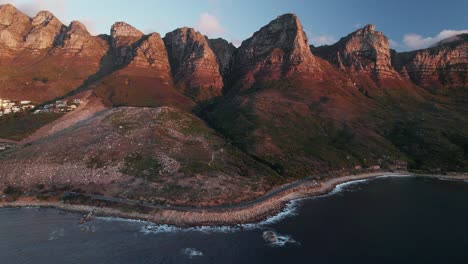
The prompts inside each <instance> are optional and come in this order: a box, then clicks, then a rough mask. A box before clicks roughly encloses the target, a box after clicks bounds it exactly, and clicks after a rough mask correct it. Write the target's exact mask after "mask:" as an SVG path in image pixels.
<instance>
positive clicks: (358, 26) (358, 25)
mask: <svg viewBox="0 0 468 264" xmlns="http://www.w3.org/2000/svg"><path fill="white" fill-rule="evenodd" d="M361 27H362V24H361V23H356V24H354V28H361Z"/></svg>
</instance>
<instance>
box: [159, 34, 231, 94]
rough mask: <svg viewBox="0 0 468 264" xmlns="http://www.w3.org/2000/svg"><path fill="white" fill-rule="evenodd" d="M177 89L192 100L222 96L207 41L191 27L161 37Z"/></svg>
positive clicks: (217, 71) (218, 75) (221, 85)
mask: <svg viewBox="0 0 468 264" xmlns="http://www.w3.org/2000/svg"><path fill="white" fill-rule="evenodd" d="M164 42H165V44H166V47H167V51H168V54H169V59H170V62H171V66H172V70H173V73H174V78H175V81H176V84H177V86H178V87H179V88H180V89H182V90H183V91H184V93H185V94H186V95H188V96H190V97H192V98H194V99H195V100H198V101H202V100H206V99H210V98H213V97H215V96H218V95H221V92H222V88H223V78H222V76H221V73H220V67H219V64H218V61H217V58H216V56H215V54H214V52H213V51H212V50H211V48H210V46H209V44H208V42H207V40H206V38H205V37H204V36H203V35H202V34H201V33H200V32H198V31H195V30H194V29H192V28H185V27H184V28H180V29H176V30H174V31H172V32H170V33H167V34H166V36H165V37H164Z"/></svg>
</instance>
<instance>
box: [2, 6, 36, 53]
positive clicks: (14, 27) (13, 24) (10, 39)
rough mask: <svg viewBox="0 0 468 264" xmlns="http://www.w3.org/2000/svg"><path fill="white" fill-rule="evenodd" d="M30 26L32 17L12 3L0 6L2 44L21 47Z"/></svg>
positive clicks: (9, 46)
mask: <svg viewBox="0 0 468 264" xmlns="http://www.w3.org/2000/svg"><path fill="white" fill-rule="evenodd" d="M30 28H31V18H30V17H28V16H27V15H25V14H24V13H22V12H21V11H19V10H18V9H16V7H14V6H12V5H10V4H6V5H1V6H0V45H5V46H6V47H8V48H12V49H14V48H19V47H20V46H21V45H22V42H23V36H24V35H25V34H26V33H27V32H28V31H29V30H30Z"/></svg>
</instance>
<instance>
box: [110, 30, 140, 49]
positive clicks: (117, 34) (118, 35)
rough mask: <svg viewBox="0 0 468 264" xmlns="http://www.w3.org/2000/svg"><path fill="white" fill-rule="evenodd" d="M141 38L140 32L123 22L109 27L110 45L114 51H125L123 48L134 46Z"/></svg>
mask: <svg viewBox="0 0 468 264" xmlns="http://www.w3.org/2000/svg"><path fill="white" fill-rule="evenodd" d="M143 36H144V34H143V33H142V32H141V31H139V30H138V29H136V28H134V27H133V26H131V25H129V24H127V23H125V22H116V23H114V25H112V27H111V44H112V47H113V48H114V49H119V48H124V49H125V47H128V46H131V45H133V44H135V43H136V42H137V41H138V40H139V39H141V38H142V37H143ZM124 53H125V51H124Z"/></svg>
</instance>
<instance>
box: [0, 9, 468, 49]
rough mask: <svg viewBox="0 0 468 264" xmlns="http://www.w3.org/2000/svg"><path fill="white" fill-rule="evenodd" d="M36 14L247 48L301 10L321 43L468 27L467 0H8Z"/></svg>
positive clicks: (426, 40) (409, 44)
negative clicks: (369, 31) (177, 32)
mask: <svg viewBox="0 0 468 264" xmlns="http://www.w3.org/2000/svg"><path fill="white" fill-rule="evenodd" d="M5 2H9V3H12V4H13V5H15V6H17V7H18V8H20V9H22V10H23V11H24V12H26V13H27V14H29V15H31V16H33V15H34V14H35V13H37V11H39V10H42V9H46V10H49V11H51V12H53V13H54V14H55V15H56V16H57V17H58V18H59V19H60V20H62V22H64V23H69V22H71V21H72V20H80V21H82V22H84V23H85V24H86V25H87V26H88V28H89V29H90V31H91V32H93V33H94V34H99V33H109V29H110V27H111V25H112V24H113V23H114V22H115V21H125V22H127V23H129V24H131V25H133V26H135V27H136V28H138V29H140V30H142V31H143V32H145V33H150V32H159V33H160V34H161V35H163V36H164V34H165V33H167V32H169V31H172V30H174V29H176V28H178V27H181V26H188V27H195V28H197V29H198V30H200V31H201V32H202V33H204V34H206V35H208V36H209V37H223V38H225V39H227V40H229V41H232V42H233V43H235V44H236V45H239V44H240V43H241V41H242V40H245V39H246V38H248V37H250V36H251V35H252V33H253V32H255V31H256V30H258V29H259V28H260V27H262V26H264V25H265V24H267V23H268V22H269V21H271V20H273V19H274V18H276V17H277V16H278V15H281V14H284V13H289V12H292V13H296V14H297V15H298V16H299V17H300V19H301V21H302V23H303V25H304V28H305V30H306V32H307V35H308V36H309V40H310V42H311V43H313V44H315V45H322V44H332V43H333V42H335V41H337V40H338V39H339V38H341V37H343V36H346V35H347V34H349V33H351V32H352V31H354V30H356V29H357V28H359V27H362V26H364V25H366V24H369V23H372V24H375V25H376V27H377V30H379V31H382V32H384V33H385V35H387V36H388V37H389V38H390V39H391V44H392V47H393V48H396V49H397V50H411V49H417V48H424V47H427V46H429V45H431V44H433V43H434V42H437V41H438V40H440V39H442V38H445V37H449V36H451V35H453V34H457V33H461V32H468V15H467V11H466V10H468V1H466V0H445V1H434V0H425V1H423V0H413V1H411V0H406V1H405V0H393V1H390V0H387V1H385V0H360V1H359V0H340V1H338V0H325V1H319V0H317V1H314V0H166V1H162V0H152V1H150V0H11V1H8V0H0V3H5Z"/></svg>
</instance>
